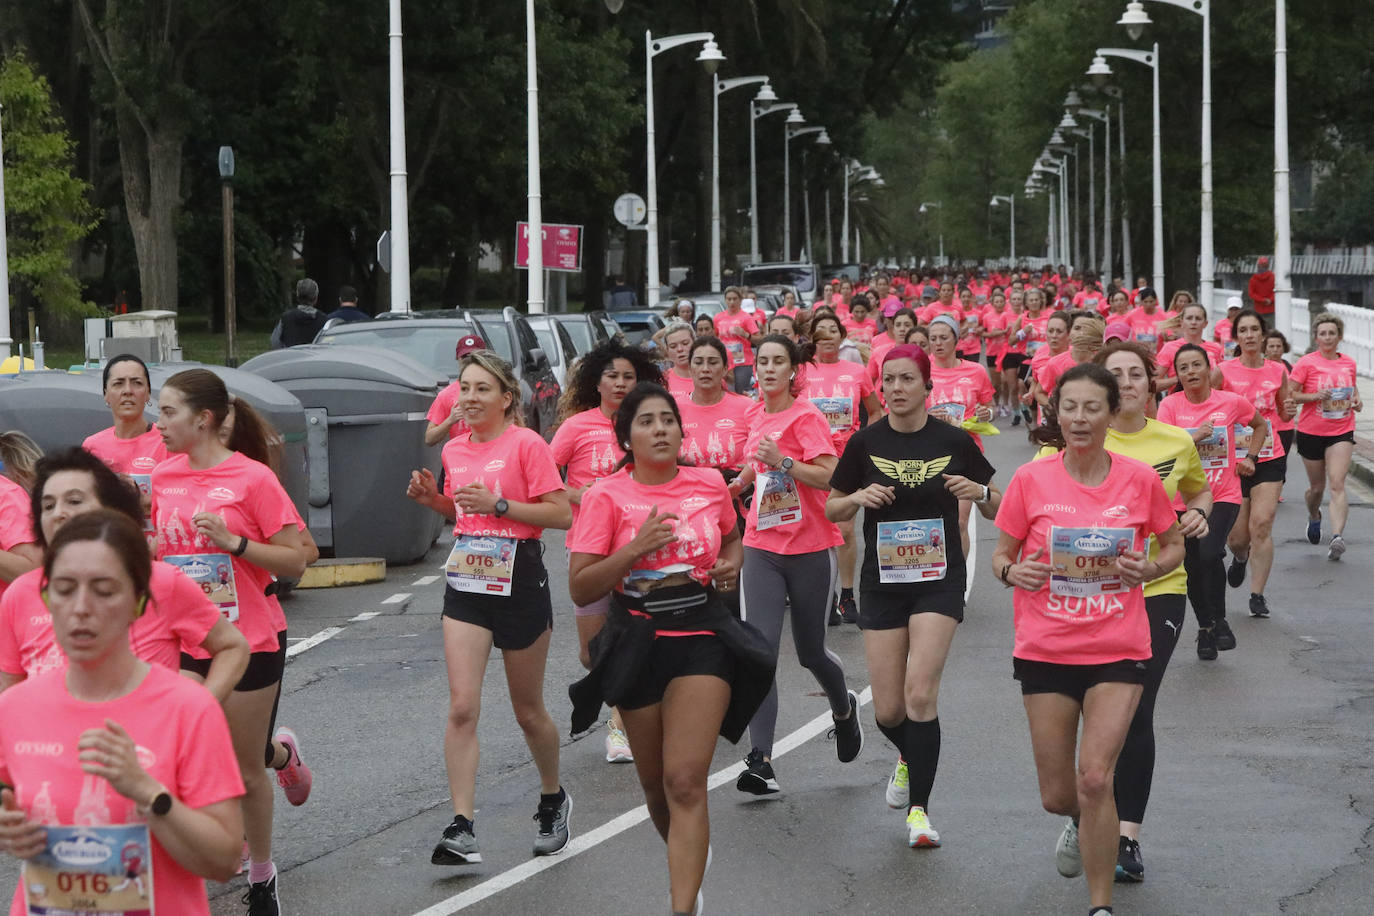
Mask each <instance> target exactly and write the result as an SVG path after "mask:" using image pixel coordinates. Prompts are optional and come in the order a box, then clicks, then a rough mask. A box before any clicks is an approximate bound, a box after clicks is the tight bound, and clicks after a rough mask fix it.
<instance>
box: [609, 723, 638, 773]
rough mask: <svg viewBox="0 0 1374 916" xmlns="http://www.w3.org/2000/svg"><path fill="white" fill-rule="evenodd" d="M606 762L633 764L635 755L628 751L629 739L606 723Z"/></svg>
mask: <svg viewBox="0 0 1374 916" xmlns="http://www.w3.org/2000/svg"><path fill="white" fill-rule="evenodd" d="M606 762H607V763H634V762H635V755H634V754H633V753H632V752H631V751H630V739H629V738H626V737H625V733H624V732H623V731H621V730H620V729H618V728H616V727H615V726H614V725H611V724H610V723H609V722H608V723H606Z"/></svg>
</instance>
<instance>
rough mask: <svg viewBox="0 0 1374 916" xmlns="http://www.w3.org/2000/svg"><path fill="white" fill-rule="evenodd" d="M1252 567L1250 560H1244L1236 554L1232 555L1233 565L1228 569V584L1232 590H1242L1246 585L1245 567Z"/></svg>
mask: <svg viewBox="0 0 1374 916" xmlns="http://www.w3.org/2000/svg"><path fill="white" fill-rule="evenodd" d="M1249 565H1250V558H1249V557H1246V558H1245V559H1244V560H1242V559H1241V558H1240V557H1238V556H1236V555H1235V554H1231V565H1230V566H1228V567H1226V584H1227V585H1229V586H1231V587H1232V588H1240V587H1241V586H1242V585H1244V584H1245V567H1247V566H1249Z"/></svg>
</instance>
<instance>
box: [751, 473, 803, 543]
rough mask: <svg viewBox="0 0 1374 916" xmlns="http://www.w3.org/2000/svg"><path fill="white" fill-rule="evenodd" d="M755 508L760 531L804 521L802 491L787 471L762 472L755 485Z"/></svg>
mask: <svg viewBox="0 0 1374 916" xmlns="http://www.w3.org/2000/svg"><path fill="white" fill-rule="evenodd" d="M754 508H755V511H756V518H757V521H756V522H755V523H754V527H755V528H756V529H757V530H759V531H766V530H767V529H769V528H777V527H780V526H782V525H795V524H798V523H799V522H800V521H801V520H802V506H801V491H800V490H798V489H797V482H796V481H795V480H793V479H792V475H791V474H788V473H787V472H786V471H761V472H760V473H759V476H758V481H757V482H756V483H755V484H754Z"/></svg>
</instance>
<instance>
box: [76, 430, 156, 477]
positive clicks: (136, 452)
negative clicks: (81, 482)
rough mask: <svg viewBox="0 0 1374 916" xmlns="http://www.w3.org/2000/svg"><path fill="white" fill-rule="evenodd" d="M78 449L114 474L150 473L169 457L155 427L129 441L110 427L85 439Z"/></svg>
mask: <svg viewBox="0 0 1374 916" xmlns="http://www.w3.org/2000/svg"><path fill="white" fill-rule="evenodd" d="M81 447H82V448H84V449H85V450H86V451H88V452H90V453H91V454H92V455H94V456H95V457H97V458H99V459H100V460H101V461H103V462H105V466H106V467H108V468H109V469H110V470H112V471H114V472H115V473H116V474H151V473H152V472H153V468H155V467H157V466H158V465H159V464H161V463H162V462H164V461H166V460H167V457H168V454H167V446H165V445H163V444H162V433H160V432H158V431H157V427H156V426H154V427H150V428H149V429H148V431H147V432H146V433H143V434H141V435H138V436H134V437H133V438H132V439H121V438H119V437H118V436H116V435H115V431H114V427H113V426H111V427H110V428H109V429H102V430H101V431H100V432H98V433H96V434H95V435H93V436H87V437H86V441H84V442H82V443H81Z"/></svg>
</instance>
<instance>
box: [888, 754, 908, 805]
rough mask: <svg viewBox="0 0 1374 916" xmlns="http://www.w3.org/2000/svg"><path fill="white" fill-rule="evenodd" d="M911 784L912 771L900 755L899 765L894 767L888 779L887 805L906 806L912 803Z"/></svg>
mask: <svg viewBox="0 0 1374 916" xmlns="http://www.w3.org/2000/svg"><path fill="white" fill-rule="evenodd" d="M910 786H911V771H910V770H908V769H907V766H906V761H905V760H903V759H902V758H901V757H898V758H897V765H896V766H895V767H893V768H892V778H891V779H889V780H888V781H887V806H888V807H889V808H905V807H906V806H907V805H909V804H911V796H910V794H909V792H908V789H909V788H910Z"/></svg>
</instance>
